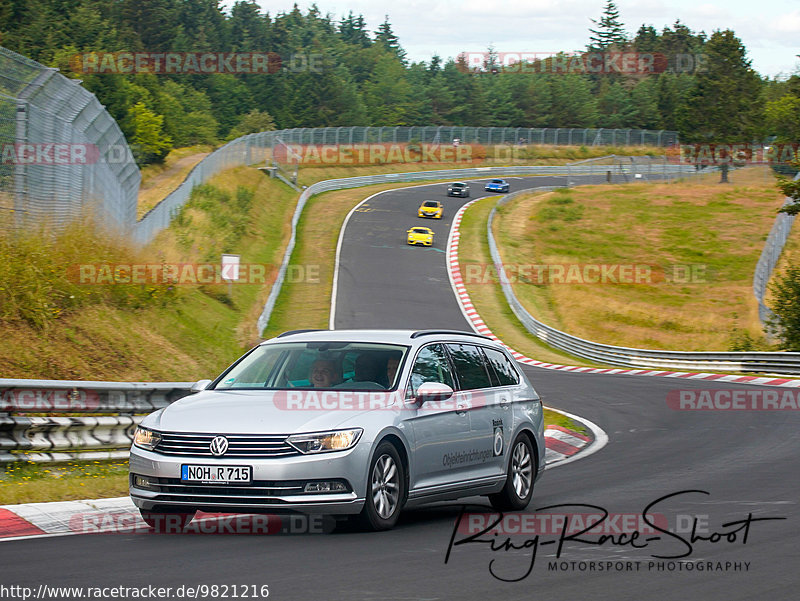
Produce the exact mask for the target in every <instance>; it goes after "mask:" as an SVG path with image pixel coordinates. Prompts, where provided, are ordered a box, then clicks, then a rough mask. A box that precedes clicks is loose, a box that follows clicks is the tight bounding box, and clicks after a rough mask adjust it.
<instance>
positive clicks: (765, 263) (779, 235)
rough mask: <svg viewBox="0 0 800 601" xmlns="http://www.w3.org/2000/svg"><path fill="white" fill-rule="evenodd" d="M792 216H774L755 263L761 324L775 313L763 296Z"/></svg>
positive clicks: (780, 214)
mask: <svg viewBox="0 0 800 601" xmlns="http://www.w3.org/2000/svg"><path fill="white" fill-rule="evenodd" d="M794 179H795V180H797V179H800V173H798V174H797V175H796V176H795V178H794ZM790 202H791V201H790V200H789V199H788V198H787V199H786V203H784V204H789V203H790ZM794 218H795V216H794V215H787V214H786V213H778V216H777V217H776V218H775V223H774V224H773V225H772V229H771V230H770V232H769V235H768V236H767V241H766V243H765V244H764V250H762V251H761V256H760V257H759V259H758V264H757V265H756V271H755V273H754V274H753V294H755V296H756V300H758V317H759V319H760V320H761V323H762V324H766V323H767V321H768V320H769V319H770V318H772V317H773V316H774V315H775V314H774V313H773V312H772V310H771V309H770V308H769V307H767V306H766V305H765V304H764V297H765V296H766V294H767V286H768V284H769V279H770V277H771V276H772V270H773V269H775V265H777V264H778V260H779V259H780V256H781V252H782V251H783V247H784V245H785V244H786V241H787V240H788V239H789V234H790V233H791V231H792V224H793V223H794Z"/></svg>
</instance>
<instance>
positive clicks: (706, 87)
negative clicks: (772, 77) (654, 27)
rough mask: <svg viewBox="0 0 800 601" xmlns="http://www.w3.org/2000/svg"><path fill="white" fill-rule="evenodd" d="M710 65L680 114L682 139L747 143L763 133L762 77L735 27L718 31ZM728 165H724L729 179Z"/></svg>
mask: <svg viewBox="0 0 800 601" xmlns="http://www.w3.org/2000/svg"><path fill="white" fill-rule="evenodd" d="M705 52H706V54H707V55H708V62H707V68H706V69H705V70H703V71H701V72H700V73H697V75H695V85H694V88H693V89H692V91H691V93H690V95H689V98H688V101H687V103H686V105H685V107H684V108H683V110H682V111H681V113H680V115H679V117H678V124H679V127H680V134H681V140H686V141H687V142H703V143H711V144H747V143H749V142H751V141H752V140H753V139H754V138H756V137H757V136H758V134H759V133H760V129H761V125H762V122H763V110H762V107H761V105H760V103H759V102H758V98H759V93H760V91H761V79H760V78H759V76H758V74H757V73H756V72H755V71H753V69H752V68H751V67H750V60H749V59H748V58H747V50H746V49H745V47H744V46H743V45H742V42H741V40H740V39H739V38H737V37H736V36H735V35H734V33H733V32H732V31H731V30H726V31H715V32H714V33H713V34H712V35H711V38H710V39H709V41H708V43H707V44H706V45H705ZM727 167H728V165H727V163H723V164H722V165H721V168H722V169H721V171H722V178H721V180H720V181H722V182H727V181H728V177H727V176H728V169H727Z"/></svg>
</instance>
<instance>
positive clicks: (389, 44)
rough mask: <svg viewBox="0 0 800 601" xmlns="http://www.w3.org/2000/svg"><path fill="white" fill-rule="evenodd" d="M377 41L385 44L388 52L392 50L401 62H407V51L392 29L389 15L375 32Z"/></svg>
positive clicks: (382, 44)
mask: <svg viewBox="0 0 800 601" xmlns="http://www.w3.org/2000/svg"><path fill="white" fill-rule="evenodd" d="M375 42H376V43H377V44H380V45H381V46H383V47H384V48H385V49H386V51H387V52H391V53H392V54H394V55H395V56H396V57H397V58H399V59H400V62H401V63H403V64H404V65H405V64H406V51H405V50H403V49H402V48H401V47H400V39H399V38H398V37H397V36H396V35H395V34H394V32H393V31H392V26H391V24H390V23H389V15H386V16H385V19H384V21H383V23H381V24H380V26H379V27H378V31H376V32H375Z"/></svg>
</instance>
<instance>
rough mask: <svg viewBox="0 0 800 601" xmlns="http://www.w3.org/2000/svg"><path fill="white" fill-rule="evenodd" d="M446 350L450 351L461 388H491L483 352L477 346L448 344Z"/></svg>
mask: <svg viewBox="0 0 800 601" xmlns="http://www.w3.org/2000/svg"><path fill="white" fill-rule="evenodd" d="M447 350H448V351H450V357H451V358H452V359H453V365H454V366H455V370H456V376H457V377H458V381H459V384H460V388H461V390H475V389H477V388H491V386H492V381H491V379H490V378H489V372H488V370H487V369H486V364H485V362H484V359H483V354H482V353H481V351H480V349H479V348H478V347H477V346H473V345H471V344H448V345H447Z"/></svg>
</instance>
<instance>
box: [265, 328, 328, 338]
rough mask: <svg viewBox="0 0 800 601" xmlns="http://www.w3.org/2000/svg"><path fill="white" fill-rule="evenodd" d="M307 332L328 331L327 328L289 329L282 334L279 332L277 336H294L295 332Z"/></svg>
mask: <svg viewBox="0 0 800 601" xmlns="http://www.w3.org/2000/svg"><path fill="white" fill-rule="evenodd" d="M306 332H327V330H320V329H309V330H288V331H286V332H283V333H282V334H278V335H277V336H275V338H283V337H284V336H292V335H294V334H305V333H306Z"/></svg>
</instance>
